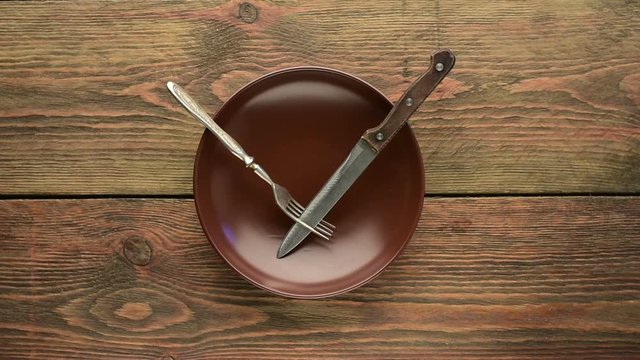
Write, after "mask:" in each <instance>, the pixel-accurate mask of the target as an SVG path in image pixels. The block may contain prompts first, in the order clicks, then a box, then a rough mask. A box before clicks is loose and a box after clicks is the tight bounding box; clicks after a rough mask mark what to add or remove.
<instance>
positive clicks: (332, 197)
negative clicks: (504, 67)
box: [276, 49, 455, 258]
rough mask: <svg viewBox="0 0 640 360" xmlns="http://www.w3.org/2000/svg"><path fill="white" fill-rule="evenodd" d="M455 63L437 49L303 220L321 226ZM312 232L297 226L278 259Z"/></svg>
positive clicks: (447, 54) (343, 163)
mask: <svg viewBox="0 0 640 360" xmlns="http://www.w3.org/2000/svg"><path fill="white" fill-rule="evenodd" d="M454 64H455V56H454V55H453V53H452V52H451V51H449V50H446V49H443V50H437V51H435V52H434V53H433V54H431V64H430V66H429V68H428V69H427V71H426V72H425V73H424V74H423V75H422V76H420V77H419V78H418V79H417V80H416V81H415V82H414V83H413V84H412V85H411V86H410V87H409V89H407V91H406V92H405V93H404V94H403V95H402V96H401V97H400V100H398V102H397V103H396V104H395V105H394V107H393V108H392V109H391V111H389V114H387V116H386V118H385V119H384V120H383V121H382V122H381V123H380V125H378V126H377V127H375V128H371V129H368V130H367V131H365V132H364V134H363V135H362V137H361V138H360V139H359V140H358V142H357V143H356V145H355V146H354V147H353V149H352V150H351V152H350V153H349V155H348V156H347V158H346V159H345V160H344V161H343V162H342V164H341V165H340V167H338V169H337V170H336V171H335V172H334V173H333V175H332V176H331V177H330V178H329V180H328V181H327V182H326V183H325V184H324V186H323V187H322V189H320V191H319V192H318V193H317V194H316V196H315V197H314V198H313V200H311V202H310V203H309V205H308V206H307V208H306V210H305V211H304V212H303V213H302V215H301V216H300V220H301V221H303V222H305V223H306V224H308V225H310V226H311V227H315V226H317V225H318V223H319V222H320V221H321V220H322V219H323V218H324V217H325V216H326V215H327V213H328V212H329V211H330V210H331V209H332V208H333V207H334V206H335V204H336V203H337V202H338V200H340V198H341V197H342V196H343V195H344V193H345V192H347V190H349V188H350V187H351V185H353V183H354V182H355V181H356V180H357V179H358V177H359V176H360V175H361V174H362V173H363V172H364V171H365V169H366V168H367V167H368V166H369V164H371V162H372V161H373V160H374V159H375V158H376V156H377V155H378V153H379V152H380V151H381V150H382V149H383V148H384V147H385V146H386V145H387V144H388V143H389V141H390V140H391V139H392V138H393V137H394V136H395V134H396V133H397V132H398V131H399V130H400V128H402V126H403V125H404V124H405V123H406V121H407V119H408V118H409V117H410V116H411V115H412V114H413V113H414V112H415V110H416V109H417V108H418V107H419V106H420V104H422V102H424V100H425V99H426V98H427V96H429V94H430V93H431V92H432V91H433V90H434V89H435V88H436V86H438V84H439V83H440V82H441V81H442V79H443V78H444V77H445V76H446V75H447V74H448V73H449V71H451V68H453V65H454ZM309 233H310V231H309V230H308V229H307V228H305V227H303V226H301V225H299V224H297V223H296V224H294V225H293V226H292V227H291V229H289V231H288V232H287V234H286V236H285V238H284V240H283V241H282V243H281V244H280V247H279V248H278V253H277V255H276V256H277V257H278V258H282V257H284V256H285V255H287V254H288V253H290V252H291V251H292V250H293V249H295V248H296V247H297V246H298V245H299V244H300V243H301V242H302V241H303V240H304V239H305V238H306V237H307V235H309Z"/></svg>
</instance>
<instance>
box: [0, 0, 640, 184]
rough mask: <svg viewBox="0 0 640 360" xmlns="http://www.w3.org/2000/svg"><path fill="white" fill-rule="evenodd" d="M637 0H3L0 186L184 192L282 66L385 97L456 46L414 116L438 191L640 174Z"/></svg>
mask: <svg viewBox="0 0 640 360" xmlns="http://www.w3.org/2000/svg"><path fill="white" fill-rule="evenodd" d="M639 29H640V5H639V4H638V2H637V1H616V0H593V1H582V0H570V1H561V2H521V1H518V2H514V1H497V2H496V1H493V2H477V1H463V0H454V1H419V2H418V1H402V2H400V1H390V0H387V1H374V2H366V3H362V2H348V1H347V2H345V1H337V0H336V1H252V2H250V3H246V4H245V5H241V2H240V1H204V2H200V1H197V2H196V1H194V2H187V3H182V2H166V1H161V2H158V1H155V2H154V1H144V2H143V1H131V2H128V1H120V2H112V1H83V2H56V3H49V2H39V1H26V2H22V1H20V2H19V1H3V2H0V45H1V47H2V52H1V54H0V95H2V96H0V193H1V194H5V195H11V194H14V195H19V194H69V195H75V194H170V195H174V194H190V193H191V191H192V185H191V175H192V162H193V157H194V153H195V150H196V146H197V142H198V140H199V136H200V133H201V132H202V128H201V127H200V126H199V125H198V124H197V123H196V122H195V121H194V120H192V119H191V118H190V117H189V116H187V115H186V113H185V112H184V111H182V110H181V109H180V108H179V106H178V105H177V104H176V103H175V102H174V101H173V100H172V99H171V98H170V97H169V94H168V92H167V91H166V89H165V87H164V84H165V82H166V81H167V80H169V79H172V80H175V81H177V82H178V83H180V84H182V85H184V86H185V87H186V89H187V90H188V91H190V92H191V93H193V94H195V95H196V97H197V98H198V100H200V101H201V102H202V103H203V104H205V105H206V107H207V108H208V109H209V110H210V111H211V112H214V111H215V110H216V109H217V108H218V107H219V106H220V104H221V103H222V102H223V101H225V100H226V99H228V97H229V96H230V95H231V94H232V93H233V92H234V91H236V90H237V89H239V88H240V87H241V86H243V85H244V84H245V83H247V82H248V81H250V80H252V79H254V78H256V77H258V76H260V75H263V74H266V73H268V72H270V71H273V70H276V69H280V68H283V67H289V66H296V65H321V66H329V67H334V68H337V69H340V70H343V71H347V72H350V73H353V74H355V75H357V76H359V77H361V78H363V79H365V80H367V81H369V82H371V83H372V84H373V85H374V86H376V87H377V88H379V89H380V90H381V91H382V92H384V93H385V94H387V95H388V96H389V97H390V98H392V99H397V98H398V97H399V95H400V94H401V93H402V91H403V90H404V89H406V88H407V86H408V85H409V84H410V82H411V81H413V80H414V79H415V78H416V77H417V76H418V75H419V73H420V71H421V70H422V69H424V68H425V66H426V65H427V59H428V54H429V53H430V52H431V51H432V50H433V49H436V48H438V47H448V48H451V49H452V50H454V51H455V53H456V54H457V55H458V62H457V65H456V68H455V69H454V71H453V73H452V74H451V76H450V78H448V79H447V80H446V81H445V82H444V83H443V85H442V87H441V88H440V89H439V90H438V92H437V93H436V94H435V95H434V96H433V97H432V98H431V99H430V101H429V102H427V103H426V104H425V105H424V106H423V107H422V108H421V109H420V110H419V112H418V113H417V114H416V115H415V116H414V117H413V119H412V125H413V127H414V129H415V131H416V134H417V136H418V138H419V140H420V143H421V144H422V151H423V154H424V160H425V165H426V186H427V191H428V192H430V193H434V194H436V193H505V192H507V193H508V192H511V193H557V192H574V193H578V192H584V193H591V192H610V193H638V192H639V191H640V110H639V109H640V86H639V85H638V84H640V30H639Z"/></svg>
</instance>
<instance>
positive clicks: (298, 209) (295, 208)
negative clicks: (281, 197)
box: [288, 199, 336, 236]
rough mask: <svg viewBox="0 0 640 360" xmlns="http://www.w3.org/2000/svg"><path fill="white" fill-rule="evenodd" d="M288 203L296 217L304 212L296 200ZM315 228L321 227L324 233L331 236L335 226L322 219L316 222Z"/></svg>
mask: <svg viewBox="0 0 640 360" xmlns="http://www.w3.org/2000/svg"><path fill="white" fill-rule="evenodd" d="M288 205H291V208H292V211H293V213H294V215H295V216H296V217H298V218H299V217H300V216H301V215H302V212H304V207H302V206H301V205H300V203H298V202H297V201H295V200H293V199H292V200H291V201H290V204H288ZM317 228H319V229H322V230H323V232H324V233H326V234H327V235H329V236H331V235H332V234H333V230H334V229H335V228H336V227H335V226H334V225H333V224H331V223H328V222H326V221H324V220H322V221H321V222H320V223H319V224H318V226H317Z"/></svg>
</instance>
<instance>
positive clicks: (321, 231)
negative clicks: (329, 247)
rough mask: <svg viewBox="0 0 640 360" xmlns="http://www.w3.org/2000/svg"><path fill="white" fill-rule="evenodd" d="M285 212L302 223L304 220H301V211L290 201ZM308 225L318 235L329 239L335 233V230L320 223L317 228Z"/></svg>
mask: <svg viewBox="0 0 640 360" xmlns="http://www.w3.org/2000/svg"><path fill="white" fill-rule="evenodd" d="M285 212H286V213H287V215H289V217H291V218H292V219H293V220H295V221H296V222H299V223H302V221H301V220H300V212H299V211H298V210H296V209H295V207H293V205H292V204H290V203H289V204H287V207H286V211H285ZM303 224H304V223H303ZM305 225H306V224H305ZM307 227H308V228H309V230H311V231H313V232H314V233H315V234H316V235H319V236H320V237H322V238H324V239H325V240H329V237H331V236H332V235H333V231H331V229H327V228H325V227H322V226H320V225H318V226H317V227H315V228H312V227H310V226H307Z"/></svg>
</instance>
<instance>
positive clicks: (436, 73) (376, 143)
mask: <svg viewBox="0 0 640 360" xmlns="http://www.w3.org/2000/svg"><path fill="white" fill-rule="evenodd" d="M455 62H456V57H455V56H454V55H453V53H452V52H451V51H449V50H446V49H443V50H437V51H435V52H434V53H433V54H431V65H429V68H428V69H427V71H426V72H425V73H424V74H423V75H422V76H420V77H419V78H418V79H417V80H416V81H415V82H414V83H413V84H411V86H410V87H409V89H407V91H406V92H405V93H404V94H403V95H402V97H401V98H400V100H398V102H397V103H396V104H395V106H394V107H393V108H392V109H391V111H389V114H387V117H386V118H385V119H384V121H382V123H380V125H378V126H377V127H375V128H371V129H369V130H367V131H366V132H365V133H364V135H362V138H363V139H364V140H366V141H367V142H368V143H369V144H370V145H371V146H372V147H373V148H374V149H375V150H376V151H378V152H379V151H380V150H382V148H384V147H385V146H386V145H387V144H388V143H389V141H390V140H391V139H392V138H393V136H394V135H395V134H396V133H397V132H398V130H400V128H402V125H404V123H405V122H407V120H408V119H409V117H410V116H411V114H413V112H414V111H416V109H417V108H418V107H419V106H420V104H422V103H423V102H424V100H425V99H426V98H427V96H429V94H431V92H432V91H433V90H434V89H435V88H436V86H438V84H439V83H440V81H442V79H444V77H445V76H446V75H447V74H448V73H449V71H451V68H453V65H454V64H455Z"/></svg>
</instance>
